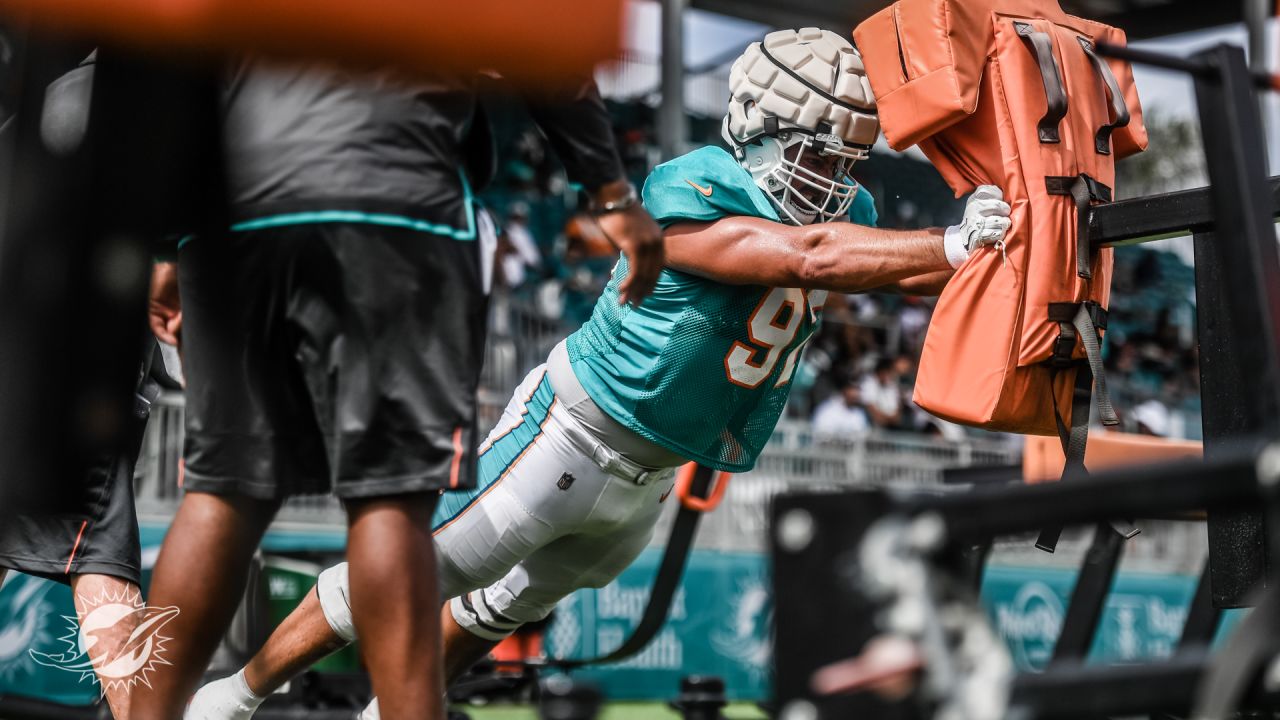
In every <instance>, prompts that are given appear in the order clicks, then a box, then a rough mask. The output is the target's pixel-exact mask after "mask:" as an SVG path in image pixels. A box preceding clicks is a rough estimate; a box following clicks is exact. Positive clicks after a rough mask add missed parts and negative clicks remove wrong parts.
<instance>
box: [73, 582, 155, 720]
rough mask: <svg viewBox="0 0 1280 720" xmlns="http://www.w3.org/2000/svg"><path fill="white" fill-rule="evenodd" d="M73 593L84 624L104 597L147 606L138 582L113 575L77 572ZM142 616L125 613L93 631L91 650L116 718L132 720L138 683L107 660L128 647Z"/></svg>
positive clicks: (77, 611)
mask: <svg viewBox="0 0 1280 720" xmlns="http://www.w3.org/2000/svg"><path fill="white" fill-rule="evenodd" d="M71 594H72V598H73V602H74V604H75V608H76V616H77V618H78V619H79V621H80V623H81V625H82V626H83V624H84V620H85V617H86V616H87V615H88V614H89V613H90V612H91V611H92V610H93V609H94V608H95V607H97V606H98V605H100V604H101V603H102V602H103V601H104V600H107V599H110V600H111V601H113V602H120V603H122V604H126V605H133V606H135V607H137V608H139V609H141V608H142V607H143V602H142V594H141V592H140V591H139V589H138V586H137V585H136V584H135V583H132V582H129V581H128V580H124V579H122V578H118V577H113V576H111V575H98V574H96V573H89V574H80V575H73V576H72V577H71ZM139 622H141V618H140V617H139V615H138V614H128V615H123V616H121V617H120V618H119V619H118V620H116V621H115V622H114V623H112V624H111V625H109V626H106V627H98V628H95V629H94V631H93V638H94V640H93V646H92V647H91V648H89V650H88V652H89V655H90V658H91V660H92V661H93V667H94V671H95V672H97V674H98V682H99V683H101V684H102V690H103V693H104V694H105V695H106V697H107V705H109V706H110V707H111V715H112V716H113V717H114V718H115V720H129V718H130V717H131V715H130V713H129V706H130V702H129V700H130V689H131V686H132V685H133V684H134V682H133V680H134V678H133V677H132V676H124V677H117V676H116V675H115V674H113V673H112V669H111V668H110V667H109V666H107V665H106V664H105V663H104V662H103V660H104V659H108V658H115V657H116V656H117V655H118V653H119V651H120V650H124V649H125V648H126V645H127V644H128V642H129V640H130V635H131V634H132V633H133V631H134V630H136V629H137V627H138V624H139Z"/></svg>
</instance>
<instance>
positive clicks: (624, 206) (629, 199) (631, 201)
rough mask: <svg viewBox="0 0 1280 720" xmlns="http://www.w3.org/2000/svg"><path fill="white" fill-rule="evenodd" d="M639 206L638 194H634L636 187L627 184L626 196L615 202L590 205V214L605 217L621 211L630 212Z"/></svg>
mask: <svg viewBox="0 0 1280 720" xmlns="http://www.w3.org/2000/svg"><path fill="white" fill-rule="evenodd" d="M639 204H640V193H638V192H636V186H635V185H633V184H631V183H627V194H626V195H623V196H622V197H620V198H618V199H616V200H610V201H608V202H604V203H600V204H598V205H597V204H596V203H595V202H594V201H592V203H591V213H592V214H593V215H606V214H608V213H614V212H620V211H622V210H630V209H631V208H633V207H635V206H636V205H639Z"/></svg>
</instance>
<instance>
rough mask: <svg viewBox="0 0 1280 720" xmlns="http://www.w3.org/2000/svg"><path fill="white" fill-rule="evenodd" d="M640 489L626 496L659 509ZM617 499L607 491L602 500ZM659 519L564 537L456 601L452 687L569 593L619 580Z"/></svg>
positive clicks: (448, 628) (644, 514) (447, 632)
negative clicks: (501, 576)
mask: <svg viewBox="0 0 1280 720" xmlns="http://www.w3.org/2000/svg"><path fill="white" fill-rule="evenodd" d="M610 480H611V483H626V482H627V481H624V480H619V479H618V478H610ZM636 490H639V492H632V493H626V494H631V495H637V496H639V497H640V498H644V499H651V500H652V501H653V504H654V505H655V506H656V505H657V504H658V502H657V500H658V497H660V495H658V494H656V493H654V492H652V491H649V492H645V491H644V490H643V489H636ZM611 494H612V493H609V492H607V491H606V493H604V494H602V495H601V500H602V501H607V500H609V499H610V498H609V496H610V495H611ZM657 517H658V513H657V512H655V511H651V510H649V509H648V508H647V507H643V508H642V507H635V512H634V513H633V515H632V516H631V518H629V519H627V518H620V519H619V520H618V521H616V522H615V523H613V530H612V531H611V532H609V533H607V534H604V535H597V534H591V535H586V534H575V535H570V536H567V537H563V538H560V539H558V540H556V541H555V542H552V543H549V544H548V545H546V546H544V547H542V548H540V549H538V550H537V551H535V552H533V553H531V554H530V556H529V557H528V558H527V559H525V560H524V561H522V562H521V563H520V564H519V565H518V566H516V567H515V568H513V569H512V570H511V572H510V573H508V574H507V576H506V577H504V578H503V579H501V580H499V581H498V582H497V583H494V584H493V585H491V586H489V587H485V588H481V589H479V590H475V591H473V592H469V593H466V594H464V595H461V596H459V597H456V598H454V599H452V600H450V601H449V603H448V604H447V605H446V607H445V608H444V613H443V615H444V620H443V625H444V631H443V636H444V652H445V680H446V682H447V683H452V682H453V681H455V680H457V679H458V678H460V677H461V676H462V675H463V674H464V673H465V672H466V671H467V670H468V669H470V668H471V666H472V665H474V664H476V662H478V661H479V660H481V659H482V658H484V656H485V655H487V654H488V653H489V651H490V650H492V649H493V648H494V646H496V645H497V644H498V643H499V642H501V641H502V640H504V639H506V637H507V636H509V635H510V634H511V633H513V632H515V631H516V630H517V629H519V627H520V626H521V625H524V624H525V623H530V622H537V621H540V620H543V619H545V618H546V617H547V616H548V615H550V613H551V611H552V610H553V609H555V606H556V604H557V603H559V602H560V601H561V600H562V599H564V598H565V596H567V595H569V593H572V592H573V591H575V590H578V589H580V588H585V587H604V586H605V585H607V584H609V583H610V582H611V581H613V579H614V578H616V577H617V576H618V575H619V574H620V573H621V572H622V571H623V570H625V569H626V568H627V566H628V565H630V564H631V563H632V562H633V561H635V559H636V557H638V556H639V555H640V553H641V551H643V550H644V548H645V546H646V545H648V544H649V539H650V538H651V537H652V536H653V526H654V524H655V523H656V522H657Z"/></svg>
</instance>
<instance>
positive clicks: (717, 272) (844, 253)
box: [666, 186, 1009, 293]
mask: <svg viewBox="0 0 1280 720" xmlns="http://www.w3.org/2000/svg"><path fill="white" fill-rule="evenodd" d="M1008 215H1009V205H1008V204H1007V203H1005V202H1004V200H1003V198H1002V197H1001V193H1000V190H999V189H998V188H994V187H990V186H984V187H983V188H979V190H978V191H977V192H975V193H974V194H973V195H972V196H971V197H970V199H969V201H968V203H967V204H966V206H965V215H964V220H963V221H962V222H961V224H959V225H955V226H952V227H950V228H946V229H943V228H926V229H923V230H882V229H879V228H872V227H866V226H863V225H854V224H851V223H824V224H818V225H801V226H793V225H783V224H781V223H776V222H771V221H769V220H764V219H761V218H753V217H728V218H721V219H719V220H715V221H712V222H709V223H677V224H674V225H671V226H670V227H668V228H667V230H666V246H667V247H666V250H667V265H668V266H669V267H672V268H675V269H677V270H682V271H684V272H688V273H691V274H694V275H699V276H702V277H706V278H708V279H711V280H716V281H718V282H723V283H728V284H731V285H766V286H770V287H800V288H809V289H819V290H833V291H837V292H846V293H849V292H865V291H868V290H872V289H875V288H882V287H885V286H889V285H896V286H899V287H900V289H903V288H902V285H901V284H902V283H904V281H907V280H908V279H911V280H912V282H911V283H907V286H912V285H913V284H914V283H916V282H918V283H920V285H919V286H918V287H920V288H921V289H923V288H924V283H929V284H930V286H931V287H932V285H935V284H936V283H938V282H939V281H940V280H941V279H942V275H943V274H945V273H949V272H954V269H955V268H957V267H959V266H960V265H961V264H962V263H963V262H964V260H965V258H966V257H967V256H968V253H969V251H970V250H971V249H976V248H977V247H979V246H981V245H992V244H998V243H1000V242H1003V241H1004V235H1005V232H1006V231H1008V229H1009V217H1008ZM931 287H930V289H931ZM917 292H918V290H917Z"/></svg>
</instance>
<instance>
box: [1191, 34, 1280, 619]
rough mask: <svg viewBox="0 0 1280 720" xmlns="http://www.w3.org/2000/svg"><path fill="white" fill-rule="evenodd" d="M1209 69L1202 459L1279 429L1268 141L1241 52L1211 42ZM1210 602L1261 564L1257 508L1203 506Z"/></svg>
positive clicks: (1200, 297) (1265, 561) (1234, 594)
mask: <svg viewBox="0 0 1280 720" xmlns="http://www.w3.org/2000/svg"><path fill="white" fill-rule="evenodd" d="M1195 60H1197V61H1198V62H1201V63H1204V64H1205V65H1206V66H1208V67H1211V68H1213V69H1214V71H1215V72H1214V73H1213V74H1212V75H1199V76H1196V79H1195V88H1196V102H1197V106H1198V109H1199V114H1200V127H1201V134H1202V135H1203V137H1204V144H1205V155H1206V156H1207V157H1208V158H1209V159H1210V162H1209V163H1208V166H1209V182H1210V193H1209V196H1210V201H1211V206H1212V209H1213V214H1214V217H1215V219H1216V231H1215V232H1214V233H1212V234H1210V233H1199V234H1197V235H1196V236H1195V261H1196V263H1195V265H1196V308H1197V321H1198V322H1197V325H1198V332H1199V340H1200V388H1201V390H1200V392H1201V398H1202V413H1201V417H1202V422H1203V424H1204V452H1205V458H1206V459H1207V460H1213V459H1214V458H1217V457H1220V456H1221V455H1222V453H1223V452H1224V451H1225V448H1226V446H1227V444H1228V443H1229V442H1231V440H1232V439H1233V438H1238V437H1241V436H1259V435H1269V436H1271V437H1274V436H1275V435H1276V433H1277V430H1280V423H1278V422H1277V420H1278V419H1280V348H1278V346H1277V340H1278V339H1280V254H1278V253H1277V250H1276V235H1275V226H1274V224H1273V222H1272V219H1271V218H1272V208H1273V199H1272V197H1271V194H1270V192H1269V187H1268V185H1267V182H1266V179H1267V178H1266V142H1265V140H1264V137H1263V134H1262V125H1261V122H1260V120H1259V118H1258V112H1257V104H1256V102H1255V100H1254V93H1253V89H1252V83H1251V80H1250V76H1249V71H1248V66H1247V65H1246V63H1245V59H1244V52H1243V51H1242V50H1241V49H1240V48H1237V47H1231V46H1227V45H1219V46H1217V47H1215V48H1211V49H1209V50H1206V51H1204V52H1202V53H1199V54H1197V55H1196V56H1195ZM1208 526H1209V557H1210V560H1209V562H1210V572H1211V581H1212V586H1213V601H1214V605H1215V606H1217V607H1241V606H1243V605H1245V604H1247V603H1248V598H1249V597H1250V596H1251V595H1252V594H1253V593H1254V592H1255V591H1256V590H1257V589H1258V588H1260V587H1261V586H1263V585H1265V577H1266V573H1267V568H1268V566H1269V558H1268V552H1267V547H1266V527H1265V522H1264V520H1263V516H1262V512H1261V511H1260V510H1256V509H1245V510H1219V509H1210V511H1209V523H1208Z"/></svg>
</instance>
